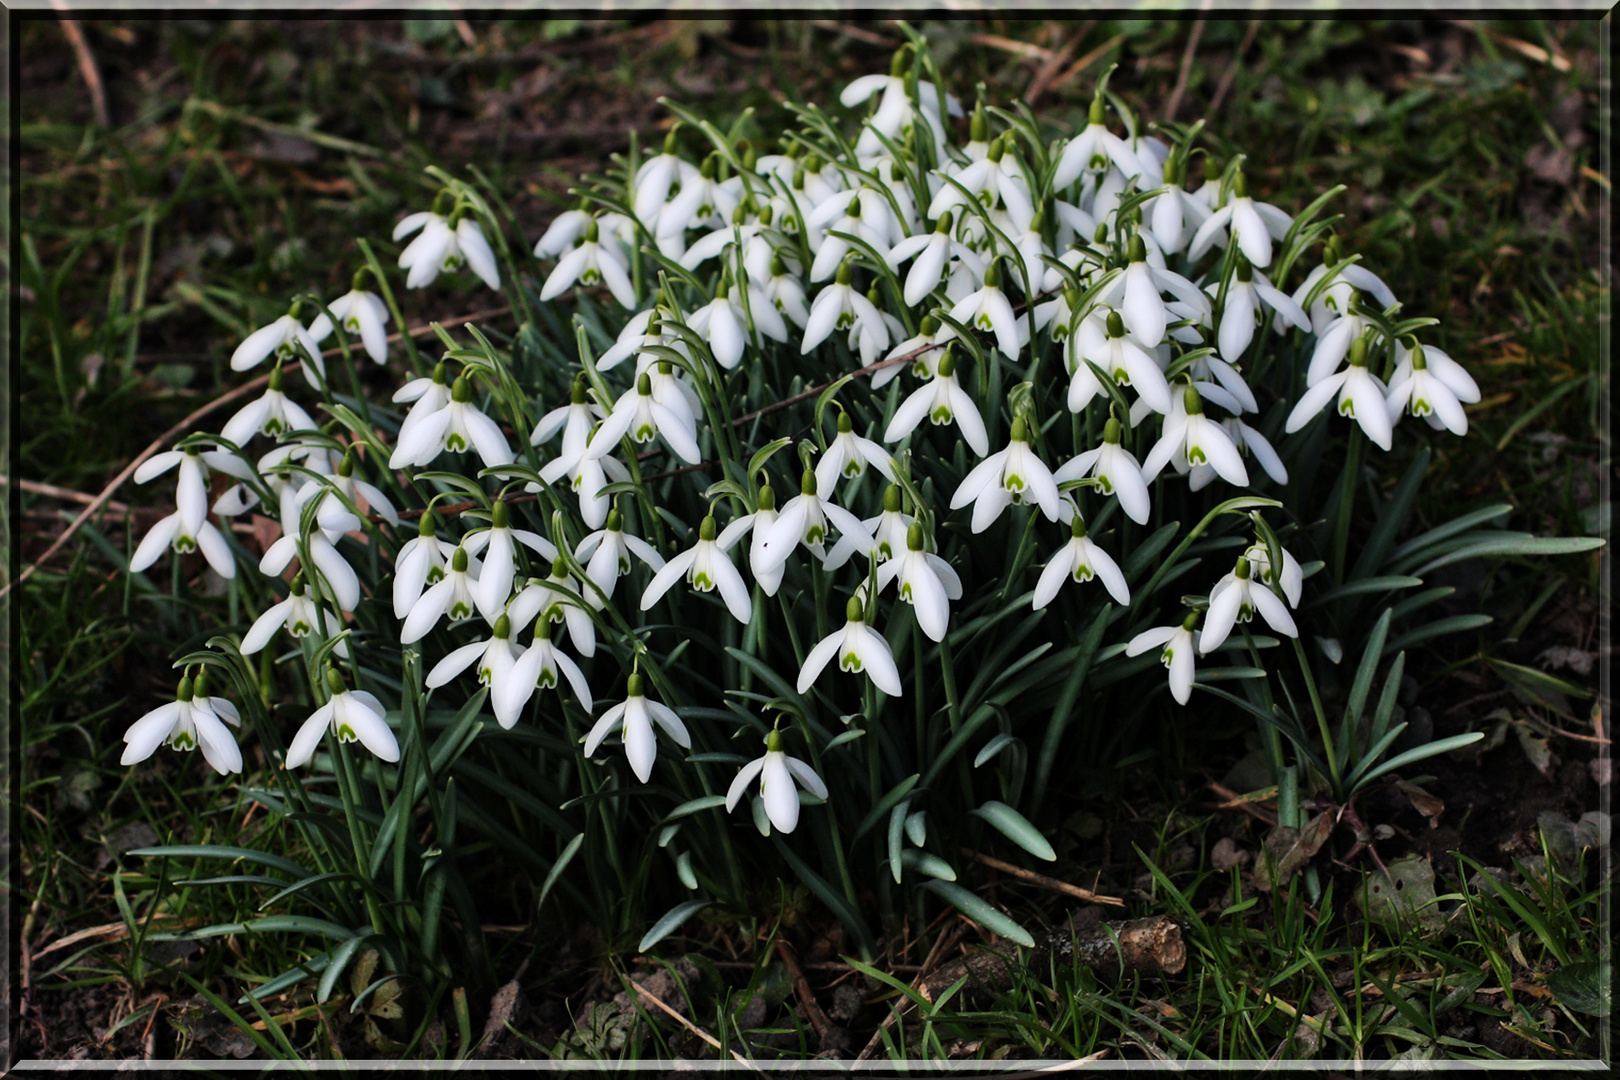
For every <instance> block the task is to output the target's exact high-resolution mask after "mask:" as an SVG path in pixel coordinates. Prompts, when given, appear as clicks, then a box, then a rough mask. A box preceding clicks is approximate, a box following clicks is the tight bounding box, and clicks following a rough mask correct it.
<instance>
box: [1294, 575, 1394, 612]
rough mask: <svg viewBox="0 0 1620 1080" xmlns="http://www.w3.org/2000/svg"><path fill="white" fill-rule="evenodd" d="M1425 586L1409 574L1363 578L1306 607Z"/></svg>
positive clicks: (1323, 594)
mask: <svg viewBox="0 0 1620 1080" xmlns="http://www.w3.org/2000/svg"><path fill="white" fill-rule="evenodd" d="M1421 584H1423V579H1422V578H1419V577H1411V576H1410V575H1407V574H1390V575H1387V576H1385V577H1375V578H1362V579H1361V580H1360V581H1348V582H1346V583H1345V584H1343V585H1340V586H1339V587H1338V588H1336V589H1329V590H1328V591H1327V592H1325V593H1322V594H1320V595H1319V596H1315V597H1312V598H1311V600H1310V601H1309V602H1308V603H1307V604H1306V605H1305V606H1306V607H1307V608H1313V607H1320V606H1321V605H1323V604H1331V603H1332V602H1333V601H1335V600H1343V599H1344V598H1345V597H1347V596H1362V595H1365V594H1366V593H1381V592H1389V591H1391V590H1393V589H1415V588H1417V587H1418V586H1419V585H1421Z"/></svg>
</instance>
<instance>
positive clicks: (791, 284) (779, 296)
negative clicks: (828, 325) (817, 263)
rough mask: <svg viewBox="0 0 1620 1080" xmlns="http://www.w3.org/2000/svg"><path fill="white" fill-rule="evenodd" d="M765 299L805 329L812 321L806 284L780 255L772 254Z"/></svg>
mask: <svg viewBox="0 0 1620 1080" xmlns="http://www.w3.org/2000/svg"><path fill="white" fill-rule="evenodd" d="M763 291H764V293H765V299H767V300H769V301H770V302H771V306H772V307H774V308H776V310H777V311H779V312H781V313H782V315H783V316H785V317H786V318H787V319H788V320H789V321H790V322H792V323H793V325H794V326H797V327H798V328H799V329H801V330H803V329H804V327H805V324H806V323H808V322H809V321H810V308H809V306H808V305H807V304H806V303H805V293H804V286H803V285H802V284H801V283H800V282H799V278H798V275H797V274H793V273H790V272H789V271H788V265H787V263H786V262H785V261H784V260H783V259H782V257H781V256H780V255H772V256H771V275H770V278H769V279H768V280H767V281H766V282H765V283H764V286H763Z"/></svg>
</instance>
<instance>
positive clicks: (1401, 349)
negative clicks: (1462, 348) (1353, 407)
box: [1385, 342, 1479, 435]
mask: <svg viewBox="0 0 1620 1080" xmlns="http://www.w3.org/2000/svg"><path fill="white" fill-rule="evenodd" d="M1413 345H1414V346H1415V347H1414V348H1412V349H1411V350H1408V349H1407V348H1406V346H1404V345H1402V344H1400V343H1399V342H1397V343H1396V345H1395V356H1396V360H1397V362H1396V364H1395V373H1394V374H1393V375H1392V376H1391V377H1390V381H1389V389H1388V390H1387V391H1386V393H1387V394H1388V395H1389V396H1388V398H1387V400H1386V402H1385V404H1386V407H1387V408H1388V410H1389V422H1390V423H1391V424H1392V425H1393V424H1394V423H1395V422H1396V421H1397V420H1399V419H1400V417H1401V413H1403V412H1410V413H1411V414H1412V415H1413V416H1421V417H1422V418H1423V420H1424V422H1425V423H1427V424H1428V425H1429V426H1430V427H1432V428H1434V429H1435V430H1436V431H1439V430H1441V429H1445V430H1449V431H1450V432H1451V433H1452V434H1453V435H1466V434H1468V414H1467V413H1466V412H1464V411H1463V403H1464V402H1467V403H1469V404H1472V403H1474V402H1477V401H1478V400H1479V384H1477V383H1475V382H1474V380H1473V378H1472V377H1471V376H1470V375H1469V374H1468V372H1466V371H1464V370H1463V367H1462V365H1461V364H1459V363H1457V361H1455V360H1453V359H1452V358H1451V357H1449V356H1447V355H1446V354H1445V353H1443V352H1441V351H1440V350H1439V349H1437V348H1435V347H1434V346H1432V345H1418V344H1417V343H1416V342H1413Z"/></svg>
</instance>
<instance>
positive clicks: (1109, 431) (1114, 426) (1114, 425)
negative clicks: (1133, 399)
mask: <svg viewBox="0 0 1620 1080" xmlns="http://www.w3.org/2000/svg"><path fill="white" fill-rule="evenodd" d="M1119 432H1120V425H1119V421H1118V420H1115V419H1114V418H1113V417H1112V416H1110V417H1109V418H1108V422H1107V423H1106V424H1104V425H1103V442H1105V443H1111V444H1113V445H1114V446H1118V445H1119Z"/></svg>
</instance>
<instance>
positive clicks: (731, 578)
mask: <svg viewBox="0 0 1620 1080" xmlns="http://www.w3.org/2000/svg"><path fill="white" fill-rule="evenodd" d="M727 532H728V533H731V530H730V529H728V530H727ZM716 537H717V534H716V525H715V521H714V515H713V514H710V515H708V516H707V517H705V518H704V519H703V522H702V524H700V525H699V526H698V539H697V543H696V544H693V545H692V546H691V547H690V548H688V549H687V550H685V551H683V552H681V553H680V554H679V555H677V556H675V557H674V558H673V559H670V560H669V561H668V562H667V563H665V564H664V565H663V566H662V567H661V568H660V569H659V570H658V572H657V573H656V574H654V575H653V579H652V581H651V582H649V583H648V585H647V588H646V589H645V590H644V591H643V592H642V594H641V610H642V611H646V610H647V609H648V608H650V607H652V606H653V605H654V604H656V603H658V601H659V599H660V598H661V597H662V596H663V595H664V594H665V593H666V592H668V591H669V589H670V586H672V585H674V584H675V582H676V581H677V580H679V579H680V578H682V577H685V578H686V583H687V584H688V585H691V586H692V588H694V589H696V590H697V591H698V592H713V591H714V590H715V589H717V588H718V589H719V590H720V597H721V599H723V600H724V601H725V602H726V610H728V611H730V612H731V615H732V618H734V619H736V620H737V621H738V622H740V623H742V624H743V625H745V626H746V625H747V624H748V620H749V619H751V618H752V617H753V614H754V604H753V600H752V599H750V597H749V595H748V586H747V585H746V584H745V583H744V582H743V579H742V574H741V573H739V572H738V570H737V568H736V567H735V566H733V565H732V564H731V559H730V558H729V557H728V556H727V554H726V552H727V550H728V549H729V547H730V544H723V543H721V542H720V541H719V540H718V539H717V538H716ZM741 537H742V533H741V532H740V531H739V532H735V533H731V536H730V540H731V542H732V543H735V542H736V541H737V540H738V539H741Z"/></svg>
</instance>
